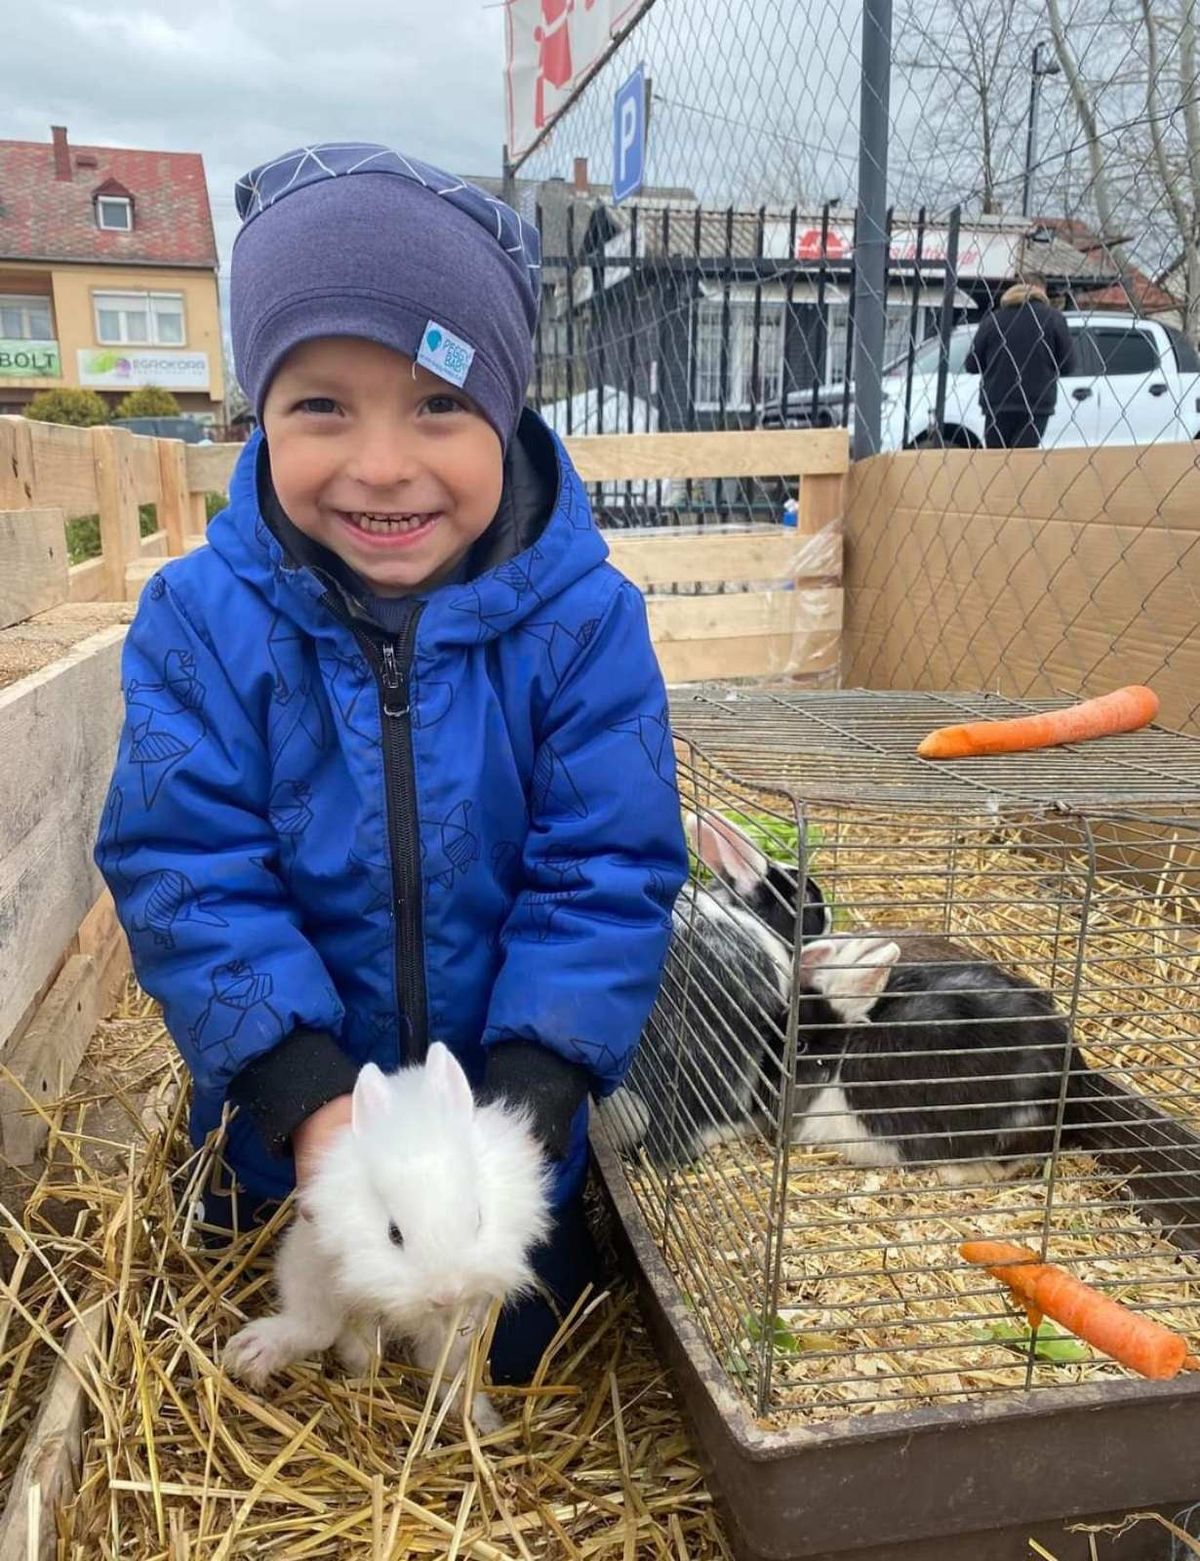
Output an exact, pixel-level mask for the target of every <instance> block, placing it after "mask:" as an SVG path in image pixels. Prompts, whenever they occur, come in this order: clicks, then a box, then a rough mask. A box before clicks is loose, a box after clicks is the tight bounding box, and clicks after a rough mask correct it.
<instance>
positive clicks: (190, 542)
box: [183, 535, 208, 553]
mask: <svg viewBox="0 0 1200 1561" xmlns="http://www.w3.org/2000/svg"><path fill="white" fill-rule="evenodd" d="M207 545H208V538H207V537H206V536H203V535H200V536H188V537H184V539H183V551H184V552H185V553H194V552H195V551H196V549H197V548H198V547H206V546H207Z"/></svg>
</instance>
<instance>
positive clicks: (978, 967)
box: [603, 818, 1086, 1182]
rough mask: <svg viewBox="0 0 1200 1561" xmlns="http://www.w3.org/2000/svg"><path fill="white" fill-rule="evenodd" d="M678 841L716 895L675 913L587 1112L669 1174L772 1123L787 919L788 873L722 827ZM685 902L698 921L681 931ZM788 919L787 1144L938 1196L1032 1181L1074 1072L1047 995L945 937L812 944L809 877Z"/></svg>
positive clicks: (1076, 1061)
mask: <svg viewBox="0 0 1200 1561" xmlns="http://www.w3.org/2000/svg"><path fill="white" fill-rule="evenodd" d="M689 829H690V833H691V836H692V839H693V844H694V848H695V849H696V852H697V855H698V856H699V857H700V859H701V861H703V862H704V863H705V864H706V865H707V866H708V867H709V868H711V869H712V871H713V872H714V873H715V874H717V875H718V877H719V879H720V880H721V881H720V883H718V884H716V885H714V886H712V888H710V889H706V888H704V887H703V886H694V887H693V888H692V890H691V895H690V897H689V896H688V894H687V893H686V891H685V895H684V896H683V897H681V900H680V905H679V907H678V908H677V913H676V936H675V940H674V945H673V948H672V955H671V961H670V964H669V967H668V969H669V974H668V980H667V982H666V983H665V984H664V989H663V994H662V996H661V997H660V1000H659V1004H658V1006H657V1007H656V1009H655V1013H654V1015H653V1016H652V1019H651V1023H650V1025H649V1026H648V1027H647V1031H646V1036H645V1038H644V1039H643V1042H642V1047H641V1049H640V1050H639V1053H638V1057H637V1059H636V1060H635V1063H634V1066H633V1069H632V1070H631V1073H630V1078H629V1081H628V1083H627V1085H626V1087H625V1089H624V1090H622V1091H619V1092H618V1093H617V1094H616V1095H614V1096H613V1097H612V1099H611V1101H609V1102H607V1103H606V1105H605V1107H604V1108H603V1113H604V1116H605V1118H606V1120H607V1121H608V1124H609V1127H610V1131H612V1132H613V1133H614V1136H615V1137H616V1138H617V1141H618V1143H619V1144H621V1146H622V1147H632V1146H633V1145H636V1144H638V1143H641V1144H643V1145H644V1147H645V1149H646V1151H647V1153H648V1154H649V1156H650V1158H651V1159H652V1160H654V1161H656V1162H659V1163H668V1164H669V1163H679V1162H686V1161H688V1160H691V1159H694V1158H695V1157H696V1156H697V1155H698V1154H699V1153H700V1152H701V1151H702V1150H703V1149H704V1148H706V1147H708V1146H709V1145H711V1144H713V1143H715V1142H719V1141H721V1140H722V1139H725V1138H729V1137H734V1136H738V1135H740V1134H742V1133H745V1132H746V1131H747V1130H748V1129H749V1128H750V1126H751V1124H752V1123H753V1121H754V1119H755V1117H756V1116H770V1115H771V1106H772V1102H773V1101H774V1100H777V1098H778V1088H779V1085H780V1082H781V1066H782V1058H783V1051H784V1035H785V1030H786V1023H787V1013H788V1000H789V996H790V992H791V978H792V945H793V938H794V929H795V927H796V919H797V909H798V906H797V898H798V897H797V884H798V878H797V874H796V873H795V872H790V871H789V870H788V869H787V868H785V867H782V866H780V865H779V864H778V863H773V862H769V861H768V860H767V858H766V857H765V856H764V854H763V853H762V852H761V851H759V850H758V848H757V847H756V846H754V845H753V844H752V843H751V842H750V841H749V840H748V839H747V838H746V837H745V836H744V835H743V834H742V833H741V832H740V831H739V830H737V829H736V828H735V827H734V826H733V825H732V824H730V823H729V822H728V821H727V820H723V819H716V818H713V819H706V820H705V821H704V822H703V823H700V824H697V823H696V822H695V821H694V820H691V821H690V822H689ZM693 900H694V902H695V905H696V909H697V910H698V911H699V910H701V909H702V910H703V912H704V914H703V915H695V916H690V915H689V912H690V910H691V901H693ZM800 909H801V920H802V927H803V933H804V947H803V948H802V950H801V957H800V964H799V980H800V983H801V990H800V1009H799V1015H798V1020H799V1028H798V1034H797V1061H796V1082H797V1085H798V1086H799V1088H798V1091H797V1094H796V1111H795V1119H794V1128H793V1137H794V1139H795V1140H796V1141H797V1142H799V1143H804V1144H813V1145H818V1144H819V1145H826V1146H828V1147H831V1148H836V1149H837V1150H838V1152H839V1153H840V1154H841V1155H842V1157H843V1158H844V1159H845V1160H847V1161H848V1162H849V1163H851V1164H854V1165H867V1166H883V1165H901V1164H905V1163H914V1162H932V1163H933V1164H934V1167H935V1174H937V1175H938V1177H939V1179H940V1180H943V1181H949V1182H962V1181H971V1180H980V1179H995V1178H998V1177H1000V1176H1009V1175H1019V1174H1021V1172H1022V1171H1024V1170H1028V1169H1034V1168H1036V1166H1037V1164H1038V1163H1039V1160H1040V1158H1041V1157H1043V1156H1044V1155H1046V1154H1047V1153H1048V1152H1049V1150H1050V1148H1051V1147H1052V1143H1053V1137H1054V1123H1055V1119H1056V1116H1057V1110H1058V1099H1059V1093H1060V1080H1061V1074H1062V1068H1063V1064H1064V1061H1066V1062H1067V1063H1068V1066H1069V1068H1070V1070H1071V1092H1070V1099H1069V1103H1068V1105H1069V1109H1068V1120H1069V1121H1075V1120H1076V1119H1078V1118H1079V1117H1080V1115H1081V1102H1080V1100H1079V1098H1078V1097H1079V1095H1080V1093H1081V1091H1080V1089H1079V1075H1080V1073H1081V1072H1086V1069H1085V1068H1084V1064H1083V1062H1082V1059H1081V1058H1080V1057H1079V1055H1078V1053H1077V1052H1076V1051H1075V1049H1074V1048H1073V1047H1072V1046H1071V1045H1070V1042H1069V1037H1068V1032H1067V1025H1066V1022H1065V1020H1064V1019H1063V1017H1062V1016H1061V1015H1060V1014H1059V1013H1058V1012H1057V1010H1056V1009H1055V1007H1054V1003H1053V1000H1052V998H1051V997H1050V995H1049V994H1048V993H1047V992H1045V991H1043V990H1042V989H1041V988H1040V987H1037V986H1036V985H1034V984H1033V983H1032V982H1029V981H1026V980H1025V979H1024V978H1022V977H1020V976H1017V975H1015V974H1013V973H1012V972H1010V971H1008V970H1005V969H1004V968H1003V967H1002V966H1000V965H997V964H994V963H992V962H991V961H988V960H981V959H979V958H978V957H977V956H975V955H974V954H972V953H971V952H970V951H969V950H967V949H964V948H963V947H962V946H961V945H958V944H955V943H952V942H950V941H949V940H947V939H944V938H934V937H930V936H927V935H925V934H919V933H910V932H900V933H892V932H886V931H875V930H872V931H870V932H867V933H863V934H860V935H857V936H839V937H827V936H825V934H827V933H828V932H829V930H830V926H829V922H830V918H829V912H828V910H827V907H826V906H825V903H824V899H823V897H822V896H821V893H820V890H819V889H818V888H817V886H816V885H815V884H814V883H813V881H812V880H811V879H809V880H807V882H806V884H805V891H804V903H803V906H802V907H800ZM689 960H690V966H691V979H692V987H691V991H690V993H689V1010H690V1017H691V1019H692V1025H691V1029H692V1031H693V1033H692V1034H690V1035H689V1036H688V1038H687V1041H686V1043H684V1044H680V1045H677V1044H676V1031H677V1021H678V1007H679V1003H680V1001H681V989H679V988H678V987H677V986H676V982H677V980H678V979H679V978H678V976H677V975H676V971H677V969H682V968H685V967H686V966H687V965H688V963H689ZM697 977H699V979H697ZM753 1032H757V1034H755V1033H753ZM764 1086H765V1087H764ZM650 1101H653V1102H655V1103H656V1109H654V1110H651V1108H650V1106H649V1105H648V1104H647V1102H650ZM1083 1114H1086V1113H1083Z"/></svg>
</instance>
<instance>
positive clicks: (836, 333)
mask: <svg viewBox="0 0 1200 1561" xmlns="http://www.w3.org/2000/svg"><path fill="white" fill-rule="evenodd" d="M934 312H935V311H934V310H932V309H930V308H929V307H928V306H927V305H924V304H921V305H918V307H917V323H916V334H917V346H918V353H917V368H916V370H915V372H916V373H918V374H920V373H922V372H923V371H922V369H921V367H920V363H921V350H923V349H921V343H922V342H923V341H924V340H925V331H926V323H925V322H926V318H927V316H928V315H930V314H932V313H934ZM911 322H912V303H911V302H910V301H905V302H900V301H897V302H895V303H889V304H888V305H887V313H886V316H885V320H884V328H883V362H884V364H885V367H884V370H883V372H884V374H903V373H905V372H906V363H905V360H906V358H907V355H908V341H909V337H908V332H909V326H910V324H911ZM849 330H850V305H849V304H848V303H831V304H830V305H829V333H828V336H827V338H826V357H825V380H826V383H827V384H835V383H838V382H840V381H841V380H842V379H843V378H845V377H846V338H847V335H848V333H849ZM924 350H927V349H924ZM951 351H953V347H952V348H951ZM965 355H966V354H965V351H964V353H963V356H965ZM933 372H934V373H936V372H937V349H936V347H935V348H934V357H933ZM953 372H954V370H953V369H951V373H953ZM850 377H851V378H853V377H854V366H853V364H851V365H850Z"/></svg>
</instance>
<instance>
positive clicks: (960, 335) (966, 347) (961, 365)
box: [884, 311, 975, 379]
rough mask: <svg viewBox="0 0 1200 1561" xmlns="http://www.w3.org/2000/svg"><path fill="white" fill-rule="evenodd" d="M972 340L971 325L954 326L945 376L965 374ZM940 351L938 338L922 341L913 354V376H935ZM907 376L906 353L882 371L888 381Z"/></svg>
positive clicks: (973, 336) (973, 330) (939, 338)
mask: <svg viewBox="0 0 1200 1561" xmlns="http://www.w3.org/2000/svg"><path fill="white" fill-rule="evenodd" d="M932 312H933V311H931V313H932ZM974 339H975V327H974V326H973V325H967V326H962V325H956V326H955V328H954V329H953V330H952V331H951V332H950V346H949V348H948V350H947V353H946V372H947V374H965V373H966V365H967V353H968V352H969V351H970V347H971V343H972V341H973V340H974ZM941 350H942V339H941V337H940V336H929V337H927V338H926V339H925V340H924V341H922V342H921V344H920V345H919V346H918V348H917V350H916V352H915V353H914V354H913V374H914V375H916V374H936V373H937V371H938V358H939V357H940V355H941ZM907 374H908V354H907V351H904V352H902V353H901V355H900V357H898V358H897V359H896V361H895V362H894V363H889V364H888V366H887V368H886V369H885V370H884V375H885V377H887V378H889V379H904V378H905V376H906V375H907Z"/></svg>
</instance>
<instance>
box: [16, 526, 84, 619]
mask: <svg viewBox="0 0 1200 1561" xmlns="http://www.w3.org/2000/svg"><path fill="white" fill-rule="evenodd" d="M65 528H66V522H65V521H64V519H63V512H62V510H60V509H23V510H0V558H2V559H3V560H4V568H3V571H0V629H7V628H8V627H9V625H10V624H13V623H20V622H21V620H22V619H24V618H28V617H31V616H32V615H33V614H34V613H35V612H45V610H46V609H47V608H48V607H57V606H58V604H59V603H60V602H65V601H66V600H67V598H68V597H69V595H70V594H71V588H70V581H69V578H68V575H67V533H66V529H65Z"/></svg>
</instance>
